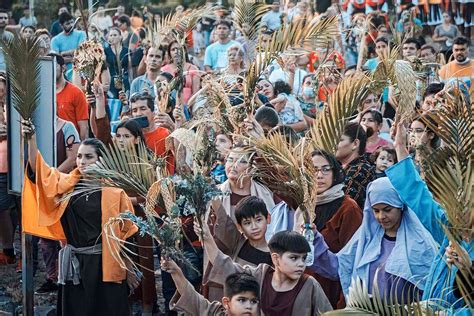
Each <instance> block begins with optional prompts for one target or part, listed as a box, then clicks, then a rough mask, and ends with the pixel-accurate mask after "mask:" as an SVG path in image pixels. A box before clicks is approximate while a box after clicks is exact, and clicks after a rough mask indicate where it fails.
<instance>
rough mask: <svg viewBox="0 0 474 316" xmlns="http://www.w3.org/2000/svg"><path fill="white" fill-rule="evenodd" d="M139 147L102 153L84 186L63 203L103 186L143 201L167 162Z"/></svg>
mask: <svg viewBox="0 0 474 316" xmlns="http://www.w3.org/2000/svg"><path fill="white" fill-rule="evenodd" d="M137 147H138V150H135V148H133V147H131V148H125V149H120V148H118V146H110V147H109V148H107V149H105V150H104V152H103V153H102V157H101V158H100V159H99V161H98V162H96V163H95V164H93V165H91V166H90V167H89V168H88V169H87V170H86V174H85V176H84V177H83V179H82V181H81V182H82V183H83V184H82V185H81V186H80V187H79V188H78V189H77V190H75V191H73V192H72V193H71V194H69V195H67V196H64V197H63V198H62V200H66V199H69V198H70V197H71V196H74V195H82V194H87V193H88V192H93V191H95V190H100V188H102V187H114V188H120V189H123V190H124V191H126V192H127V193H133V194H136V195H138V196H141V197H143V198H146V197H147V195H148V190H149V189H150V188H151V187H152V185H153V184H154V183H155V181H156V180H157V175H156V173H155V170H156V169H157V167H158V166H160V167H162V168H165V165H166V159H165V158H160V157H157V156H155V155H154V154H153V153H151V152H150V151H149V150H148V149H147V148H146V146H145V144H142V143H140V144H138V145H137Z"/></svg>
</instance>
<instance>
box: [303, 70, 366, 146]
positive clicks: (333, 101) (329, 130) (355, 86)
mask: <svg viewBox="0 0 474 316" xmlns="http://www.w3.org/2000/svg"><path fill="white" fill-rule="evenodd" d="M369 83H370V80H369V79H368V78H367V77H365V76H363V75H358V76H354V77H347V78H345V79H344V80H343V81H342V82H341V83H340V84H339V85H338V86H337V88H336V90H335V91H334V92H333V93H332V95H331V96H330V97H329V102H328V104H327V105H326V106H325V107H324V109H323V111H322V113H321V114H320V115H318V117H317V119H316V121H315V123H314V124H313V126H312V127H311V129H310V130H309V132H308V137H309V141H310V143H311V144H312V146H313V148H314V149H316V148H319V149H324V150H326V151H328V152H330V153H333V154H335V152H336V150H337V144H338V143H339V140H340V139H341V137H342V135H343V133H344V127H345V126H346V124H347V122H348V121H349V119H350V117H351V116H352V115H353V114H354V113H356V112H357V110H358V109H359V108H360V107H361V105H362V102H363V100H364V99H365V98H366V97H367V95H368V94H369V90H368V86H369Z"/></svg>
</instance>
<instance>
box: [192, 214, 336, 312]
mask: <svg viewBox="0 0 474 316" xmlns="http://www.w3.org/2000/svg"><path fill="white" fill-rule="evenodd" d="M195 231H196V233H197V235H198V236H203V239H204V240H203V246H204V250H205V252H206V253H207V255H208V257H209V261H210V262H211V263H212V265H213V269H212V271H211V273H210V275H209V280H210V281H213V282H216V283H219V284H223V283H224V281H225V280H226V278H227V276H228V275H230V274H232V273H236V272H247V273H249V274H251V275H253V276H254V277H255V278H256V279H257V280H258V282H259V284H260V291H261V293H262V294H261V304H260V309H261V315H267V316H282V315H285V316H287V315H295V316H314V315H321V314H323V313H325V312H326V311H331V310H332V307H331V304H330V303H329V300H328V299H327V297H326V295H325V294H324V292H323V290H322V288H321V286H320V285H319V283H318V282H317V281H316V280H315V279H314V278H313V277H311V276H307V275H304V270H305V267H306V265H305V260H306V256H307V253H308V252H309V251H310V247H309V244H308V242H307V241H306V239H305V238H304V237H303V236H302V235H300V234H298V233H296V232H289V231H282V232H279V233H277V234H275V235H274V236H273V237H272V238H271V239H270V241H269V243H268V247H269V248H270V252H271V257H272V262H273V265H274V267H275V268H274V269H273V268H272V267H271V266H269V265H268V264H259V265H258V266H257V267H250V266H248V265H246V266H243V267H242V266H241V265H239V264H237V263H235V262H233V261H232V259H231V258H230V257H229V256H226V255H224V254H223V253H222V252H221V251H220V250H219V249H218V248H217V245H216V243H215V241H214V239H213V238H212V236H211V234H210V232H209V227H207V224H206V223H204V224H203V227H202V230H201V228H200V227H199V225H195Z"/></svg>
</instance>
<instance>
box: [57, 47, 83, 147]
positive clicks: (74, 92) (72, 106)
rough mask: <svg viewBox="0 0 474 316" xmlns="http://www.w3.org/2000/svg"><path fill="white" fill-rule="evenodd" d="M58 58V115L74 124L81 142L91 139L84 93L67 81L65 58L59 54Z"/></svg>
mask: <svg viewBox="0 0 474 316" xmlns="http://www.w3.org/2000/svg"><path fill="white" fill-rule="evenodd" d="M50 55H54V56H55V57H56V104H57V109H56V111H57V115H58V117H59V118H62V119H63V120H65V121H69V122H71V123H73V124H74V126H75V127H76V129H77V131H78V132H79V136H80V137H81V140H84V139H86V138H88V137H89V106H88V104H87V100H86V97H85V95H84V93H83V92H82V91H81V89H79V88H78V87H76V86H75V85H73V84H72V83H70V82H68V81H66V79H65V78H64V72H65V71H66V66H65V63H64V58H62V57H61V56H59V55H57V54H50Z"/></svg>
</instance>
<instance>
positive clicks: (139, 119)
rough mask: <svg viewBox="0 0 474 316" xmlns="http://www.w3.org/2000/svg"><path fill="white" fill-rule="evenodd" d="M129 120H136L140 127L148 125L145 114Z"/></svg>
mask: <svg viewBox="0 0 474 316" xmlns="http://www.w3.org/2000/svg"><path fill="white" fill-rule="evenodd" d="M131 120H132V121H135V122H137V123H138V125H140V127H141V128H147V127H148V126H149V125H150V124H149V123H148V118H147V117H146V116H138V117H134V118H132V119H131Z"/></svg>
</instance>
